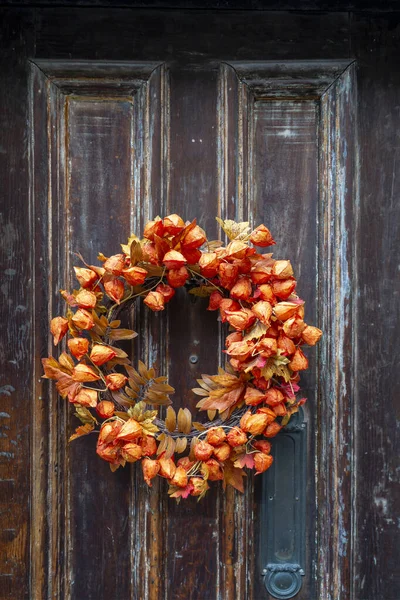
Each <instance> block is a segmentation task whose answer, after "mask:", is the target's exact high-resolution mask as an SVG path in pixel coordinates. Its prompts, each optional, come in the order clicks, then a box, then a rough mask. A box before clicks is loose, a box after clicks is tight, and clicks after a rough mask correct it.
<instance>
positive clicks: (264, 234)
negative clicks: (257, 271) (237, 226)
mask: <svg viewBox="0 0 400 600" xmlns="http://www.w3.org/2000/svg"><path fill="white" fill-rule="evenodd" d="M250 241H251V243H252V244H254V245H255V246H259V247H260V248H266V247H267V246H274V245H275V243H276V242H275V240H274V238H273V237H272V235H271V232H270V230H269V229H267V228H266V227H265V225H259V226H258V227H256V229H254V231H252V233H251V235H250Z"/></svg>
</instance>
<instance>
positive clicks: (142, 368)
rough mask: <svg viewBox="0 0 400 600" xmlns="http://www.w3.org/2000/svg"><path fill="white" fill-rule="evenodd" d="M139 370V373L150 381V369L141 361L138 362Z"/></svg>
mask: <svg viewBox="0 0 400 600" xmlns="http://www.w3.org/2000/svg"><path fill="white" fill-rule="evenodd" d="M138 369H139V373H140V375H141V376H142V377H143V378H144V379H146V381H148V380H149V379H150V377H149V376H148V373H147V371H148V369H147V367H146V365H145V364H144V362H142V361H141V360H139V362H138Z"/></svg>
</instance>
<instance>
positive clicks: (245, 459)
mask: <svg viewBox="0 0 400 600" xmlns="http://www.w3.org/2000/svg"><path fill="white" fill-rule="evenodd" d="M233 465H234V466H235V467H239V468H243V467H247V468H248V469H253V468H254V457H253V454H245V453H243V454H239V456H238V457H237V458H236V460H235V462H234V463H233Z"/></svg>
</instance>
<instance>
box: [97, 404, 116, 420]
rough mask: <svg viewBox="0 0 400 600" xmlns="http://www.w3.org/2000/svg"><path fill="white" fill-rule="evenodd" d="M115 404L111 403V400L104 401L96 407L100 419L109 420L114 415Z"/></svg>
mask: <svg viewBox="0 0 400 600" xmlns="http://www.w3.org/2000/svg"><path fill="white" fill-rule="evenodd" d="M114 409H115V407H114V402H110V401H109V400H102V401H101V402H99V403H98V405H97V406H96V411H97V414H98V415H99V417H101V418H102V419H109V418H110V417H112V416H113V414H114Z"/></svg>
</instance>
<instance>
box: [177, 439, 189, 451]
mask: <svg viewBox="0 0 400 600" xmlns="http://www.w3.org/2000/svg"><path fill="white" fill-rule="evenodd" d="M187 443H188V441H187V438H186V437H181V438H178V439H177V440H175V452H176V453H177V454H182V452H185V450H186V447H187Z"/></svg>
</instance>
